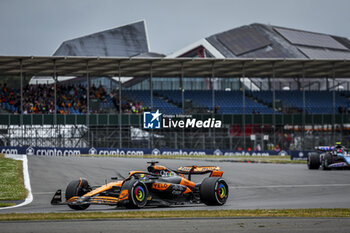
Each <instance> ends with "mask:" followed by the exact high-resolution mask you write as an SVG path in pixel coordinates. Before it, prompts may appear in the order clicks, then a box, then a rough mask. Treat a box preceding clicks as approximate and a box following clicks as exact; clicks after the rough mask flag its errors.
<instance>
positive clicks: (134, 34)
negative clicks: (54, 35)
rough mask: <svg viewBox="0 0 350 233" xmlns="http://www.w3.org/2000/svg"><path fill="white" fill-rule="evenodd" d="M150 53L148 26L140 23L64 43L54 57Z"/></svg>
mask: <svg viewBox="0 0 350 233" xmlns="http://www.w3.org/2000/svg"><path fill="white" fill-rule="evenodd" d="M148 52H149V44H148V39H147V30H146V25H145V22H144V21H139V22H136V23H132V24H127V25H125V26H121V27H117V28H113V29H110V30H106V31H102V32H97V33H94V34H90V35H86V36H82V37H79V38H75V39H72V40H67V41H64V42H63V43H62V44H61V45H60V47H59V48H58V49H57V50H56V52H55V53H54V56H103V57H130V56H137V55H139V54H144V53H148Z"/></svg>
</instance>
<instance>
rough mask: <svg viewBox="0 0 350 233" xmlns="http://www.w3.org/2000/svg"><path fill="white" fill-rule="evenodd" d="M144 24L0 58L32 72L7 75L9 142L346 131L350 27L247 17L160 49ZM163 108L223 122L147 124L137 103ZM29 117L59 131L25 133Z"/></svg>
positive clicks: (206, 141) (303, 137) (294, 141)
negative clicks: (48, 50) (12, 78)
mask: <svg viewBox="0 0 350 233" xmlns="http://www.w3.org/2000/svg"><path fill="white" fill-rule="evenodd" d="M146 32H147V30H146V29H145V24H144V22H143V21H141V22H137V23H134V24H130V25H126V26H122V27H118V28H116V29H111V30H107V31H103V32H99V33H95V34H92V35H88V36H83V37H80V38H76V39H72V40H68V41H65V42H63V43H62V45H61V46H60V47H59V48H58V50H57V51H56V52H55V54H54V56H53V57H48V58H45V57H42V58H40V57H39V58H35V57H34V58H26V57H23V58H21V59H19V58H12V57H10V58H6V57H4V58H2V63H1V64H3V65H2V67H0V72H1V74H2V75H5V76H6V75H18V74H20V76H21V78H22V74H23V73H25V74H27V75H33V78H32V80H31V81H30V82H29V83H28V84H26V85H23V86H21V87H19V86H16V87H8V86H7V85H6V86H5V83H2V86H1V87H0V101H1V103H0V106H1V109H2V112H3V114H1V116H0V117H1V120H2V122H3V123H2V127H3V128H2V129H4V130H3V131H2V136H3V141H2V143H3V144H4V145H24V144H26V145H38V146H40V145H41V146H47V145H55V146H64V145H67V143H69V145H73V146H80V147H90V146H94V147H152V148H154V147H157V148H161V147H166V148H200V149H207V148H210V149H216V148H220V149H230V150H236V149H238V148H243V149H248V148H249V149H256V150H260V149H274V148H281V149H284V150H290V149H310V148H313V147H314V146H315V145H321V144H329V142H331V141H335V140H342V141H345V143H344V144H347V143H350V142H349V140H348V133H349V131H348V130H349V124H350V119H349V116H350V114H348V113H349V108H350V89H349V79H348V77H350V72H349V70H348V68H349V64H348V59H349V58H350V56H349V54H350V41H349V40H348V39H347V38H343V37H339V36H333V35H327V34H320V33H314V32H306V31H302V30H296V29H288V28H282V27H277V26H271V25H263V24H252V25H248V26H243V27H240V28H236V29H231V30H228V31H225V32H222V33H218V34H215V35H212V36H209V37H207V38H203V39H200V40H199V41H198V42H195V43H193V44H191V45H189V46H186V47H185V48H183V49H180V50H179V51H177V52H175V53H173V54H171V55H169V56H167V57H164V55H162V54H159V53H152V52H150V51H149V42H148V39H147V38H148V36H147V34H146ZM129 40H130V41H129ZM129 42H130V43H129ZM74 56H76V58H74ZM89 56H93V57H89ZM117 57H120V58H117ZM18 59H19V60H18ZM0 60H1V59H0ZM18 61H19V63H18ZM56 79H57V81H58V82H55V80H56ZM156 109H158V110H160V112H162V113H163V114H180V113H186V114H193V115H196V116H197V117H199V118H202V119H206V118H208V117H215V118H216V119H221V120H223V123H224V125H223V127H222V128H221V129H216V130H213V129H207V130H203V129H201V130H197V129H186V130H173V131H169V130H166V129H163V130H159V131H157V132H153V131H148V130H144V129H143V128H142V116H141V114H140V113H142V112H144V111H149V110H156ZM36 115H37V116H36ZM16 125H19V126H18V127H17V126H16ZM23 125H25V126H26V127H27V129H28V127H29V131H30V126H31V125H39V126H40V125H42V126H43V127H44V126H45V127H47V125H51V126H52V127H51V128H50V130H51V131H53V133H52V138H53V139H52V140H48V139H47V138H46V139H43V138H40V135H38V134H36V135H35V136H33V135H27V134H26V133H24V132H23V131H24V130H25V129H24V127H23ZM68 125H69V127H68ZM72 125H73V126H77V127H76V128H77V129H78V131H79V134H74V132H75V131H74V132H73V129H72V127H71V126H72ZM9 127H11V130H9V129H10V128H9ZM16 127H17V128H16ZM65 127H66V128H65ZM16 130H17V131H18V132H17V131H16ZM62 130H63V131H64V133H63V131H62ZM21 131H22V133H21ZM33 132H34V129H33ZM67 132H68V133H67ZM69 133H71V135H75V138H74V140H73V139H72V138H69V136H68V135H69ZM13 135H16V137H14V136H13ZM62 135H65V136H64V138H63V139H62ZM145 135H147V136H145Z"/></svg>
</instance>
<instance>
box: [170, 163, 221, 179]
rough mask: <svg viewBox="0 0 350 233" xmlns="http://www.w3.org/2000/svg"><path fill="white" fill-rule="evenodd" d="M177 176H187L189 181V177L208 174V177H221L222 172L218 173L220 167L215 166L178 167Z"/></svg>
mask: <svg viewBox="0 0 350 233" xmlns="http://www.w3.org/2000/svg"><path fill="white" fill-rule="evenodd" d="M177 173H179V174H184V175H187V174H188V179H189V180H191V175H192V174H193V175H202V174H207V173H210V176H215V177H222V174H224V172H223V171H220V167H217V166H186V167H179V168H178V169H177Z"/></svg>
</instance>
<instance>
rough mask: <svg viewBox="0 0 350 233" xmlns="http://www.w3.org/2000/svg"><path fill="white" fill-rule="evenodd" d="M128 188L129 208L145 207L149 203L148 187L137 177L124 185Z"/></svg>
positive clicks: (127, 205)
mask: <svg viewBox="0 0 350 233" xmlns="http://www.w3.org/2000/svg"><path fill="white" fill-rule="evenodd" d="M123 186H124V187H125V188H126V189H128V194H129V196H128V200H129V201H128V203H127V204H126V207H127V208H131V209H137V208H143V207H145V206H146V204H147V198H148V189H147V186H146V185H145V184H144V183H142V182H140V181H138V180H135V179H131V180H128V181H126V182H125V183H124V185H123Z"/></svg>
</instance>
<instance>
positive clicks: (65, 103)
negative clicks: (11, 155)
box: [0, 84, 145, 114]
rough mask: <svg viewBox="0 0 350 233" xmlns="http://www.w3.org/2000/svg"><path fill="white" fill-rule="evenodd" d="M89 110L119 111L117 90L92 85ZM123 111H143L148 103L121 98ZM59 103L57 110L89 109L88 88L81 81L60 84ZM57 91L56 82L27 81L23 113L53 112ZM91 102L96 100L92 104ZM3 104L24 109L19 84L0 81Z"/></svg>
mask: <svg viewBox="0 0 350 233" xmlns="http://www.w3.org/2000/svg"><path fill="white" fill-rule="evenodd" d="M89 98H90V113H106V112H108V111H109V110H112V112H119V93H118V90H116V91H112V92H110V93H109V94H108V93H107V92H106V90H105V88H104V87H103V86H101V85H100V86H99V87H96V86H95V85H92V86H91V87H90V91H89ZM122 99H123V102H122V106H121V108H122V112H125V113H141V112H142V111H144V110H145V107H144V106H143V105H142V103H141V102H137V101H132V100H128V99H125V98H124V97H123V98H122ZM56 100H57V103H56V105H57V106H56V107H57V113H58V114H85V113H87V112H88V110H87V90H86V87H85V86H84V85H82V84H79V85H57V93H56ZM54 102H55V92H54V85H53V84H38V85H26V86H25V87H24V88H23V114H53V113H54V112H55V103H54ZM92 103H96V104H95V105H93V104H92ZM0 106H1V108H2V109H3V110H5V111H8V112H11V113H15V114H16V113H20V111H21V93H20V89H19V88H8V86H7V85H6V84H0Z"/></svg>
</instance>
